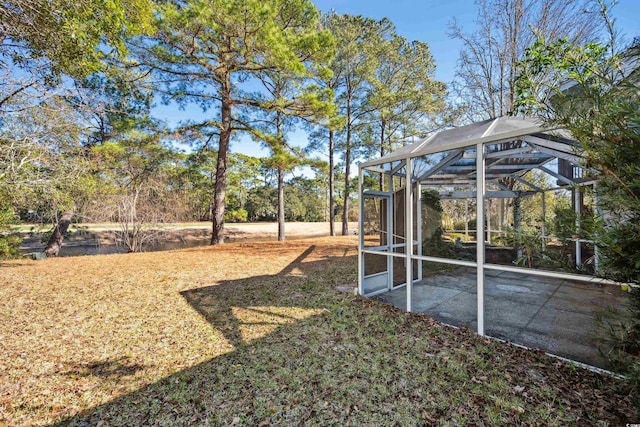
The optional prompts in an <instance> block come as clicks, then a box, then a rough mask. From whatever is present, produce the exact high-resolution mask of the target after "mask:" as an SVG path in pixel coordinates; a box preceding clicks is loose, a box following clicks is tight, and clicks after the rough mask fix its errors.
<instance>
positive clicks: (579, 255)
mask: <svg viewBox="0 0 640 427" xmlns="http://www.w3.org/2000/svg"><path fill="white" fill-rule="evenodd" d="M573 195H574V200H573V207H574V210H575V212H576V235H578V233H579V232H580V214H581V213H582V212H581V209H580V187H576V188H575V190H574V191H573ZM580 265H582V247H581V244H580V239H579V238H576V267H580Z"/></svg>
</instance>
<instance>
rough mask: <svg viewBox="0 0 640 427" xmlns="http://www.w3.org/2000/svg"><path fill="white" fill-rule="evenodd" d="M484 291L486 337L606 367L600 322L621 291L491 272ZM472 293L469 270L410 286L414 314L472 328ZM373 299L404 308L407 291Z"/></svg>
mask: <svg viewBox="0 0 640 427" xmlns="http://www.w3.org/2000/svg"><path fill="white" fill-rule="evenodd" d="M484 291H485V292H484V294H485V313H484V316H485V317H484V318H485V333H486V334H487V335H489V336H493V337H495V338H500V339H503V340H506V341H510V342H513V343H516V344H520V345H524V346H526V347H531V348H536V349H541V350H543V351H546V352H548V353H552V354H556V355H558V356H562V357H566V358H569V359H572V360H576V361H579V362H583V363H587V364H590V365H593V366H598V367H604V368H606V363H605V360H604V359H603V358H602V357H601V355H600V353H599V351H598V345H599V343H602V342H603V341H604V340H603V334H604V332H603V329H602V327H601V322H600V320H599V318H600V317H601V315H602V314H603V313H604V312H605V311H606V310H607V309H608V308H609V307H617V308H621V307H623V306H624V304H626V301H627V294H626V293H625V292H623V291H622V290H620V288H619V287H616V286H612V285H605V286H599V285H594V284H592V283H580V282H573V281H567V280H558V279H549V280H547V279H546V278H543V277H539V276H534V275H529V274H518V273H512V272H496V271H492V272H491V273H490V274H487V275H486V276H485V290H484ZM476 293H477V289H476V277H475V275H474V274H469V272H468V271H464V272H461V273H459V274H456V273H455V272H454V273H449V274H443V275H439V276H431V277H427V278H425V279H424V280H422V281H421V282H419V283H416V284H414V286H413V301H412V305H413V311H415V312H422V313H425V314H428V315H430V316H431V317H433V318H435V319H436V320H438V321H440V322H443V323H447V324H450V325H454V326H467V327H469V328H471V329H473V330H475V329H476V324H477V323H476V320H477V316H476V311H477V299H476ZM377 298H378V299H380V300H382V301H384V302H387V303H390V304H393V305H394V306H396V307H398V308H401V309H403V310H404V309H406V288H405V287H403V288H400V289H396V290H393V291H391V292H387V293H384V294H382V295H379V296H378V297H377Z"/></svg>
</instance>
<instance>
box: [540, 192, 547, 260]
mask: <svg viewBox="0 0 640 427" xmlns="http://www.w3.org/2000/svg"><path fill="white" fill-rule="evenodd" d="M540 195H541V196H542V250H543V251H544V249H545V247H546V241H545V239H546V237H547V200H546V196H547V193H545V192H544V191H543V192H541V193H540Z"/></svg>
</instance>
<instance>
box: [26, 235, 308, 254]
mask: <svg viewBox="0 0 640 427" xmlns="http://www.w3.org/2000/svg"><path fill="white" fill-rule="evenodd" d="M309 237H318V235H317V234H314V235H309V236H303V235H295V236H291V237H289V236H287V240H297V239H305V238H309ZM275 240H277V239H276V237H265V236H264V235H260V236H246V235H244V236H241V237H227V238H226V239H225V242H227V243H234V242H273V241H275ZM210 242H211V237H210V236H207V237H203V238H198V239H193V238H191V239H188V240H184V241H182V240H178V241H175V240H171V241H164V242H158V243H155V244H153V245H149V246H147V247H146V248H145V249H144V252H158V251H170V250H176V249H186V248H196V247H200V246H208V245H209V244H210ZM43 249H44V245H42V243H40V242H39V241H36V242H34V241H33V239H25V242H24V243H23V246H21V247H20V252H21V253H22V254H23V255H26V254H29V253H32V252H42V250H43ZM123 253H127V249H126V248H125V247H124V246H122V245H116V244H99V243H97V241H96V239H87V240H86V242H81V241H72V242H63V244H62V248H61V249H60V256H61V257H71V256H83V255H108V254H123Z"/></svg>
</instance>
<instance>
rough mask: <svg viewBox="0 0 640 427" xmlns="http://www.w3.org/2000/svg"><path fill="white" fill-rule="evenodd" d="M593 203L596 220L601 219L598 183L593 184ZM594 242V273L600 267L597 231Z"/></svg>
mask: <svg viewBox="0 0 640 427" xmlns="http://www.w3.org/2000/svg"><path fill="white" fill-rule="evenodd" d="M593 203H594V204H595V208H596V209H595V210H596V212H595V214H596V215H597V219H598V221H600V220H602V219H603V218H602V208H601V207H600V193H599V189H598V183H597V182H596V183H595V184H593ZM595 238H596V239H595V240H596V241H595V243H594V244H593V267H594V271H595V273H597V272H598V270H599V268H600V249H599V248H598V242H599V236H598V233H596V235H595Z"/></svg>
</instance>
